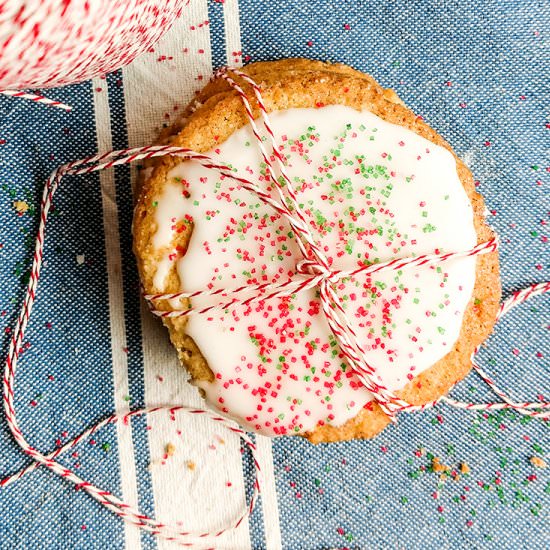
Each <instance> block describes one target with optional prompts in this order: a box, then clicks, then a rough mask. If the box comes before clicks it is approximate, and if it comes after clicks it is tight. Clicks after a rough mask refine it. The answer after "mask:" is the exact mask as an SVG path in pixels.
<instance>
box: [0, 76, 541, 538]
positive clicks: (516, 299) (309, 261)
mask: <svg viewBox="0 0 550 550" xmlns="http://www.w3.org/2000/svg"><path fill="white" fill-rule="evenodd" d="M232 72H233V73H234V74H236V75H237V76H240V77H241V78H243V79H244V80H245V81H246V82H247V84H250V85H251V86H252V88H253V90H254V93H255V96H256V100H257V106H258V108H259V109H260V114H261V116H262V121H263V124H264V127H265V128H266V131H267V132H268V134H269V136H270V139H271V145H272V147H273V151H272V152H271V154H268V153H267V152H266V151H265V149H264V147H263V143H262V141H261V136H260V133H259V131H258V129H257V126H256V125H255V121H254V117H253V110H252V107H251V105H250V102H249V98H248V97H247V95H246V93H245V91H244V90H243V88H242V87H240V86H238V84H237V83H236V82H235V81H234V80H233V78H232V77H231V76H230V73H229V69H224V70H221V71H218V73H217V74H216V76H217V77H219V78H224V79H225V80H226V81H227V82H228V83H229V84H230V85H231V86H232V87H233V88H235V89H236V90H237V93H239V95H240V96H241V98H242V100H243V104H244V106H245V110H246V112H247V116H248V117H249V119H250V122H251V124H252V123H253V131H254V134H255V136H256V139H257V140H258V143H259V145H260V146H261V152H262V156H263V158H264V161H265V162H266V165H267V167H268V168H267V173H268V174H269V177H270V180H271V182H272V183H273V185H274V187H275V190H276V191H277V195H278V199H276V198H274V197H272V196H271V194H270V193H269V192H268V191H267V190H264V189H261V188H260V187H259V186H258V185H257V184H256V183H254V182H252V181H249V180H248V179H246V178H243V177H241V176H238V175H236V174H235V173H233V172H232V170H231V169H230V167H228V166H226V165H224V164H219V163H217V162H216V161H215V160H213V159H212V158H211V157H210V156H209V155H206V154H203V153H196V152H194V151H192V150H190V149H186V148H182V147H173V146H146V147H139V148H133V149H124V150H120V151H111V152H108V153H103V154H99V155H94V156H92V157H88V158H86V159H82V160H77V161H74V162H70V163H68V164H65V165H63V166H60V167H58V168H57V169H56V170H54V171H53V172H52V174H51V175H50V177H49V178H48V180H47V181H46V184H45V187H44V191H43V195H42V201H41V210H40V223H39V227H38V232H37V235H36V242H35V250H34V255H33V260H32V267H31V272H30V276H29V282H28V285H27V290H26V293H25V297H24V300H23V304H22V307H21V310H20V313H19V316H18V318H17V320H16V323H15V326H14V327H13V331H12V333H11V334H12V336H11V340H10V343H9V348H8V355H7V358H6V363H5V369H4V379H3V404H4V413H5V417H6V422H7V424H8V426H9V429H10V431H11V433H12V435H13V437H14V439H15V440H16V442H17V444H18V445H19V446H20V447H21V449H22V451H23V452H24V453H25V454H27V455H28V456H29V457H30V458H31V459H32V461H33V462H32V463H31V464H30V465H29V466H27V467H26V468H24V469H23V470H21V471H19V472H17V473H15V474H13V475H11V476H9V477H6V478H5V479H3V480H2V481H0V487H8V486H9V485H10V484H11V483H13V482H15V481H17V480H18V479H20V478H21V477H23V476H24V475H25V474H27V473H29V472H32V471H33V470H35V469H36V468H38V467H39V466H41V465H42V466H45V467H46V468H48V469H50V470H51V471H52V472H54V473H55V474H57V475H59V476H61V477H63V478H64V479H66V480H68V481H69V482H71V483H73V484H74V486H75V488H78V489H82V490H83V491H86V492H87V493H88V494H89V495H90V496H91V497H92V498H94V499H95V500H97V501H98V502H99V503H100V504H101V505H103V506H105V507H106V508H107V509H109V510H110V511H112V512H113V513H114V514H116V515H117V516H119V517H121V518H122V519H123V520H124V521H126V522H128V523H131V524H133V525H136V526H137V527H139V528H140V529H144V530H146V531H149V532H151V533H153V534H155V535H157V536H158V537H161V538H163V539H166V540H170V541H174V542H176V543H178V544H180V545H182V546H186V547H196V546H197V545H201V544H205V542H206V541H205V539H210V538H216V537H219V536H221V535H222V534H223V533H226V532H228V531H231V530H233V529H236V528H238V527H239V525H241V524H242V522H243V521H244V520H245V519H246V518H247V517H249V516H250V514H251V513H252V510H253V509H254V506H255V503H256V501H257V498H258V495H259V494H260V492H261V469H260V464H259V462H258V459H257V455H256V446H255V445H254V443H253V442H252V441H251V439H250V437H249V436H248V435H247V434H246V433H245V431H244V430H243V429H242V428H240V427H239V426H238V425H237V424H236V423H235V422H233V421H232V420H229V419H227V418H225V417H223V416H221V415H219V414H217V413H214V412H211V411H208V410H204V409H198V408H190V407H185V406H182V405H176V406H160V407H145V408H142V409H137V410H132V411H128V412H119V413H115V414H113V415H111V416H109V417H108V418H105V419H104V420H103V421H101V422H99V423H98V424H95V425H93V426H92V427H90V428H88V429H87V430H86V431H84V432H82V433H81V434H80V435H79V436H77V437H76V438H74V439H72V440H71V441H68V442H67V443H65V444H64V445H63V446H61V447H59V448H58V449H56V450H55V451H53V452H51V453H47V454H43V453H41V452H40V451H38V450H37V449H35V448H34V447H32V446H31V445H30V444H29V442H28V441H27V440H26V438H25V436H24V435H23V433H22V432H21V429H20V427H19V423H18V420H17V416H16V411H15V407H14V399H15V395H14V387H15V375H16V371H17V365H18V360H19V356H20V354H21V352H22V343H23V340H24V334H25V331H26V329H27V325H28V323H29V321H30V316H31V312H32V308H33V305H34V302H35V300H36V295H37V289H38V281H39V279H40V270H41V267H42V263H43V254H44V239H45V235H46V224H47V220H48V215H49V212H50V209H51V206H52V201H53V197H54V195H55V193H56V191H57V189H58V188H59V185H60V184H61V181H62V178H63V177H65V176H68V175H81V174H88V173H91V172H97V171H100V170H104V169H106V168H112V167H114V166H119V165H124V164H129V163H132V162H135V161H139V160H144V159H149V158H156V157H163V156H174V157H178V158H180V159H182V160H194V161H196V162H198V163H199V164H201V165H202V166H204V167H206V168H209V169H212V170H215V171H217V172H218V173H219V174H220V176H221V179H222V180H224V179H226V178H227V179H230V180H233V181H235V182H236V183H237V184H238V185H239V186H240V187H241V188H243V189H246V190H248V191H250V192H251V193H253V194H254V195H256V196H257V197H258V198H259V199H260V200H261V201H262V202H264V203H265V204H267V205H269V206H271V207H272V208H273V209H274V210H275V211H276V212H277V213H278V214H280V215H281V216H283V217H284V218H285V219H286V220H287V221H288V222H289V223H290V225H291V227H292V229H293V230H294V234H295V236H296V239H297V242H298V245H299V247H300V251H302V253H303V258H302V259H301V260H299V261H298V263H297V267H296V272H297V274H296V276H295V277H293V278H291V279H288V280H287V281H284V282H282V283H276V284H267V283H266V284H257V285H244V286H241V287H238V288H234V289H215V290H204V291H196V292H177V293H171V294H148V295H145V298H146V299H147V301H148V302H149V303H150V304H151V305H152V311H153V313H155V314H156V315H158V316H161V317H174V316H183V315H189V314H191V313H194V314H204V313H207V312H209V311H211V310H212V309H213V308H217V309H224V310H225V309H228V308H231V307H233V306H235V305H237V304H240V305H246V304H248V303H250V302H251V301H254V300H268V299H271V298H275V297H279V298H280V297H283V296H290V295H292V294H295V293H297V292H301V291H303V290H306V289H310V288H314V287H319V289H320V299H321V302H322V305H323V312H324V314H325V316H326V318H327V321H328V323H329V326H330V328H331V330H332V332H333V334H334V336H335V338H336V339H337V341H338V343H339V345H340V347H341V349H342V352H343V353H344V355H345V356H346V358H347V360H348V362H349V364H350V366H351V368H352V369H353V370H354V372H355V373H356V374H357V376H358V378H359V379H360V380H361V382H362V383H363V384H364V385H365V387H366V388H367V389H368V390H369V391H370V392H371V393H372V395H373V398H374V399H375V400H376V401H377V402H378V403H379V404H380V406H381V407H382V408H383V410H384V411H385V412H386V414H388V416H389V417H390V418H392V419H393V417H394V415H395V413H396V412H397V411H402V410H404V411H413V410H422V409H425V408H427V407H432V406H434V405H436V404H437V403H439V402H443V403H446V404H448V405H451V406H453V407H458V408H462V409H468V410H494V409H514V410H516V411H518V412H519V413H521V414H526V415H529V416H533V417H537V418H544V419H548V418H549V417H550V411H548V409H549V408H550V403H549V402H516V401H514V400H512V399H511V398H510V397H508V396H507V394H506V393H505V392H504V391H502V390H501V389H500V388H499V387H497V385H496V384H495V382H494V381H493V380H492V379H491V378H490V377H489V376H488V375H487V374H485V373H484V372H483V371H482V370H481V368H480V367H479V365H477V364H476V363H475V361H474V356H475V354H476V353H477V351H478V349H477V348H476V350H475V351H474V353H473V354H472V364H473V367H474V369H475V370H476V372H477V373H478V374H479V375H480V376H481V378H482V379H483V380H484V381H485V382H486V383H487V384H488V385H489V387H490V388H491V389H492V390H493V391H494V392H495V393H496V394H497V395H498V396H499V397H500V398H501V399H502V401H501V402H497V403H477V404H474V403H465V402H461V401H457V400H455V399H451V398H449V397H442V398H440V399H438V400H436V401H433V402H431V403H428V404H426V405H412V404H410V403H407V402H405V401H403V400H402V399H399V398H398V397H396V396H395V395H394V394H393V393H392V392H391V391H389V390H388V389H387V388H386V387H384V386H382V385H381V384H379V383H377V382H376V381H375V380H374V376H375V374H376V373H375V369H374V367H372V366H371V365H369V364H368V363H367V361H366V353H365V351H364V350H363V348H362V347H361V345H360V343H359V341H358V338H357V334H356V332H355V330H354V328H353V326H352V325H351V322H350V320H349V318H348V317H347V315H346V313H345V311H344V309H343V307H342V303H341V301H340V298H339V297H338V295H337V293H336V291H335V289H334V286H335V284H336V283H337V282H338V281H341V280H342V279H344V278H348V277H352V276H356V275H360V274H367V273H376V272H381V271H389V270H396V269H404V268H411V267H419V266H422V265H432V264H435V263H439V262H445V261H448V260H450V259H457V258H465V257H469V256H476V255H478V254H487V253H490V252H494V251H495V250H496V248H497V242H496V240H495V239H492V240H490V241H488V242H486V243H481V244H479V245H477V246H475V247H473V248H472V249H471V250H467V251H458V252H445V253H443V252H439V251H438V252H437V253H434V254H426V255H422V256H417V257H409V258H400V259H394V260H391V261H388V262H384V263H380V264H373V265H369V266H367V265H365V266H362V267H359V268H356V269H354V270H347V271H345V270H332V269H331V267H330V265H329V262H328V260H327V258H326V256H325V255H324V254H323V252H322V251H321V249H320V247H319V245H318V243H317V242H316V239H315V237H314V235H313V234H312V233H311V231H310V229H309V227H308V224H307V221H306V218H305V216H304V213H303V212H302V211H301V209H300V207H299V204H298V201H297V200H296V193H295V191H294V189H293V186H292V183H291V181H290V178H289V177H288V175H287V174H286V170H285V166H284V163H285V161H284V159H283V158H282V157H281V156H280V154H279V153H278V152H277V151H278V148H277V143H276V138H275V135H274V133H273V131H272V130H271V125H270V122H269V117H268V114H267V109H266V108H265V106H264V104H263V101H262V99H261V91H260V88H259V87H258V86H257V85H256V84H255V83H254V81H252V79H250V77H248V76H247V75H245V74H244V73H242V72H240V71H236V70H232ZM273 159H275V162H276V163H277V166H278V167H279V169H280V172H281V174H282V175H283V178H284V182H285V184H284V185H282V184H281V183H280V182H279V181H278V179H277V177H276V175H275V170H274V167H273V162H272V160H273ZM549 290H550V282H546V283H540V284H536V285H531V286H529V287H528V288H526V289H524V290H521V291H518V292H516V293H514V294H512V296H510V298H508V299H507V300H506V301H505V302H504V303H503V304H502V305H501V307H500V310H499V312H498V315H497V320H498V319H500V318H501V317H502V316H503V315H504V314H506V313H507V312H508V311H509V310H510V309H512V308H513V307H514V306H515V305H517V304H519V303H522V302H524V301H526V300H527V299H529V298H531V297H532V296H536V295H540V294H543V293H545V292H548V291H549ZM245 291H246V292H248V293H249V294H250V292H253V293H254V296H253V297H250V296H246V297H245V296H243V293H244V292H245ZM201 296H206V297H210V298H212V297H214V298H219V302H218V303H215V304H213V305H210V306H207V307H206V308H200V307H197V308H194V307H189V308H186V309H182V310H174V311H161V310H158V309H156V308H155V306H154V303H155V302H156V301H158V300H172V299H180V298H197V297H201ZM160 411H169V412H170V413H171V414H174V413H176V412H183V413H186V414H188V415H202V416H206V417H207V418H209V419H210V420H212V421H213V422H215V423H216V424H218V425H220V426H223V427H224V428H225V429H227V430H229V431H230V432H232V433H235V434H237V435H238V436H239V437H240V438H241V440H242V441H243V442H244V444H245V446H246V447H248V449H250V452H251V454H252V459H253V462H254V469H255V476H254V482H253V483H254V484H253V492H252V496H251V498H250V500H249V502H248V503H245V505H244V507H243V509H242V511H241V513H240V514H239V515H238V517H237V518H235V519H234V520H233V521H231V522H230V523H229V524H228V525H227V526H225V527H223V528H220V529H219V530H215V531H208V532H206V531H205V532H192V531H187V530H184V529H182V528H181V527H179V526H177V525H170V524H165V523H162V522H160V521H158V520H156V519H153V518H150V517H148V516H147V515H145V514H142V513H141V512H140V511H139V510H138V509H137V508H135V507H134V506H132V505H130V504H128V503H126V502H124V501H122V500H121V499H119V498H118V497H116V496H115V495H113V494H112V493H110V492H109V491H106V490H104V489H101V488H99V487H97V486H95V485H94V484H92V483H90V482H88V481H86V480H84V479H83V478H81V477H80V476H78V475H77V474H76V473H75V472H74V471H72V470H71V469H69V468H67V467H65V466H63V465H62V464H60V463H58V462H57V461H56V459H57V458H58V457H59V456H60V455H61V454H62V453H64V452H66V451H68V450H70V449H72V448H73V447H75V446H77V445H78V444H79V443H81V442H82V441H84V440H85V439H87V438H88V437H90V436H91V435H93V434H95V433H96V432H97V431H98V430H100V429H101V428H103V427H104V426H107V425H109V424H116V423H117V422H125V423H126V422H128V421H129V420H130V419H131V418H133V417H136V416H142V415H147V414H153V413H157V412H160ZM197 539H200V541H202V543H201V542H200V541H197Z"/></svg>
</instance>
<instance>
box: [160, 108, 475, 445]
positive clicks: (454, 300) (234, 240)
mask: <svg viewBox="0 0 550 550" xmlns="http://www.w3.org/2000/svg"><path fill="white" fill-rule="evenodd" d="M271 123H272V127H273V130H274V132H275V135H276V137H277V142H278V144H279V146H280V150H281V152H282V153H283V154H284V155H285V156H286V159H287V166H288V173H289V175H290V177H291V180H292V182H293V184H294V187H295V190H296V192H297V195H298V199H299V202H300V205H301V207H302V209H303V211H304V212H305V214H306V216H307V218H308V220H309V223H310V226H311V228H312V230H313V233H314V234H315V235H316V236H317V239H318V242H320V243H321V246H322V248H323V249H324V251H325V253H326V255H327V257H329V260H330V262H331V266H332V267H333V268H335V269H351V268H354V267H357V266H359V265H363V264H365V263H368V264H372V263H378V262H382V261H387V260H390V259H392V258H395V257H408V256H417V255H420V254H427V253H433V252H436V251H437V252H443V251H460V250H468V249H470V248H471V247H473V246H474V245H475V244H476V242H477V239H476V233H475V229H474V225H473V211H472V207H471V204H470V202H469V200H468V197H467V195H466V193H465V191H464V189H463V187H462V184H461V183H460V180H459V178H458V175H457V172H456V164H455V161H454V158H453V156H452V155H451V154H450V153H449V152H448V151H447V150H446V149H444V148H442V147H439V146H437V145H435V144H433V143H431V142H430V141H428V140H426V139H424V138H422V137H420V136H418V135H416V134H415V133H413V132H411V131H409V130H407V129H405V128H403V127H401V126H398V125H395V124H391V123H388V122H385V121H384V120H382V119H380V118H379V117H377V116H376V115H374V114H372V113H370V112H367V111H363V112H358V111H355V110H354V109H352V108H350V107H345V106H328V107H324V108H322V109H290V110H287V111H281V112H276V113H272V114H271ZM210 154H211V155H212V156H213V157H214V158H216V159H219V162H220V163H223V164H227V165H229V166H230V167H231V168H232V169H234V170H235V171H236V173H238V174H242V175H243V176H244V177H247V178H248V179H250V180H253V181H256V182H258V183H259V185H261V186H263V187H264V188H267V189H268V190H270V191H271V192H272V194H273V196H274V197H275V196H276V195H275V191H274V190H272V189H271V187H270V185H269V179H268V177H267V174H266V171H265V165H264V164H263V162H262V158H261V155H260V152H259V150H258V146H257V142H256V141H255V138H254V136H253V134H252V131H251V128H250V126H245V127H244V128H242V129H240V130H238V131H237V132H235V133H234V134H233V135H232V136H231V137H230V138H229V139H228V140H227V141H226V142H224V143H223V144H221V145H220V146H219V147H218V148H216V149H215V150H214V151H211V152H210ZM153 207H154V208H156V212H155V219H156V222H157V227H158V229H157V232H156V234H155V236H154V240H153V244H154V246H155V248H156V249H159V250H163V251H164V259H163V260H162V261H161V262H160V263H159V265H158V269H157V273H156V277H155V280H154V284H155V286H156V288H157V290H158V291H163V290H164V281H165V278H166V275H167V274H168V273H169V272H170V270H171V269H172V268H173V266H174V264H175V267H176V269H177V273H178V275H179V278H180V281H182V288H181V290H185V291H194V290H203V289H207V288H209V289H212V288H235V287H237V286H240V285H242V284H244V283H247V282H248V283H262V282H282V281H284V280H286V279H288V278H289V277H292V276H295V274H296V264H297V262H299V261H300V260H301V259H302V257H301V255H300V252H299V249H298V245H297V244H296V241H295V238H294V235H293V234H292V231H291V228H290V226H289V224H288V222H287V221H286V220H284V219H283V218H281V217H280V216H279V215H278V214H276V213H274V211H273V210H272V209H270V207H269V206H266V205H264V204H263V203H262V202H260V201H259V199H257V198H256V197H255V196H253V195H252V194H251V193H250V192H248V191H246V190H243V189H240V188H239V187H238V186H237V185H236V183H235V182H233V181H229V180H227V179H225V180H223V179H222V178H221V177H220V175H219V174H218V173H217V172H214V171H212V170H208V169H206V168H203V167H202V166H200V165H198V164H197V163H196V162H194V161H186V162H183V163H181V164H179V165H178V166H177V167H175V168H174V169H173V170H172V171H171V172H170V174H169V178H168V180H167V181H166V183H165V187H164V190H163V193H162V195H161V196H160V197H157V200H156V202H155V203H154V205H153ZM186 220H187V221H188V222H192V223H193V224H194V229H193V233H192V237H191V239H190V242H189V246H188V249H187V251H186V252H185V255H184V256H183V257H182V251H181V250H176V249H175V248H174V245H173V239H174V235H175V231H176V227H177V226H178V224H180V223H182V222H185V221H186ZM474 280H475V258H466V259H460V260H452V261H449V262H445V263H444V264H443V263H442V264H441V265H440V266H437V265H436V266H431V267H428V266H424V267H421V268H416V267H414V268H405V269H403V270H402V271H386V272H382V273H379V274H375V275H365V274H361V275H358V276H357V277H354V278H349V279H345V280H342V281H341V282H340V283H339V284H338V285H337V287H336V288H337V292H338V293H339V295H340V296H341V297H342V299H343V302H344V306H345V308H346V312H347V314H348V317H349V318H350V319H351V320H352V322H353V323H354V326H355V329H356V331H357V332H358V334H359V335H361V336H362V338H361V341H362V344H363V346H364V348H365V349H366V350H367V353H368V359H369V363H370V364H371V365H372V366H374V367H375V369H376V372H377V376H378V378H379V380H380V381H381V382H382V383H383V384H384V385H386V386H387V387H388V388H389V389H390V390H392V391H395V390H398V389H400V388H402V387H403V386H405V384H406V383H407V382H408V381H409V380H411V379H412V378H413V377H414V376H415V375H417V374H419V373H420V372H422V371H423V370H425V369H427V368H428V367H430V366H431V365H433V364H434V363H435V362H437V361H438V360H439V359H441V358H442V357H443V356H444V355H446V354H447V353H448V352H449V351H451V350H452V348H453V345H454V343H455V342H456V340H457V338H458V336H459V332H460V328H461V325H462V318H463V314H464V311H465V308H466V306H467V304H468V301H469V299H470V297H471V294H472V290H473V285H474ZM205 300H206V299H204V298H201V302H200V303H201V304H202V303H203V301H205ZM186 331H187V333H188V334H189V335H190V336H191V337H192V338H193V339H194V340H195V342H196V343H197V345H198V346H199V348H200V349H201V351H202V353H203V355H204V357H205V358H206V360H207V361H208V364H209V366H210V368H211V369H212V370H213V372H214V373H215V376H216V380H215V382H214V383H205V382H199V386H201V387H202V388H203V389H204V390H205V393H206V398H207V401H208V402H209V404H210V405H211V406H214V407H216V408H218V409H220V410H221V411H222V412H223V413H225V414H228V415H230V416H232V417H234V418H235V419H236V420H237V421H239V422H240V423H241V424H243V425H245V426H247V427H249V428H251V429H253V430H255V431H259V432H262V433H265V434H268V435H283V434H290V433H297V432H301V431H309V430H312V429H314V428H315V427H316V426H317V425H319V424H324V423H330V424H332V425H341V424H343V423H344V422H345V421H346V420H348V419H350V418H352V417H353V416H355V415H356V414H357V413H358V412H359V411H360V410H361V408H362V407H365V406H368V403H369V402H370V401H371V399H372V398H371V395H370V393H369V392H368V391H367V390H366V389H365V388H364V387H363V386H362V385H361V384H360V383H359V381H358V380H357V378H356V376H355V374H354V373H353V372H352V371H351V369H350V367H349V366H348V365H347V364H346V362H345V360H344V358H343V356H342V354H341V352H340V350H339V348H338V345H337V343H336V341H335V339H334V337H333V335H332V333H331V331H330V329H329V327H328V324H327V322H326V320H325V318H324V315H323V313H322V311H321V308H320V301H319V299H318V298H317V293H316V291H315V290H314V289H312V290H309V291H304V292H301V293H299V294H297V295H294V296H292V297H289V298H275V299H271V300H268V301H263V302H257V303H253V304H252V305H250V306H237V307H234V308H232V309H231V310H230V311H225V312H218V311H216V312H215V313H211V314H208V315H191V316H190V317H189V318H188V326H187V329H186Z"/></svg>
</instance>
